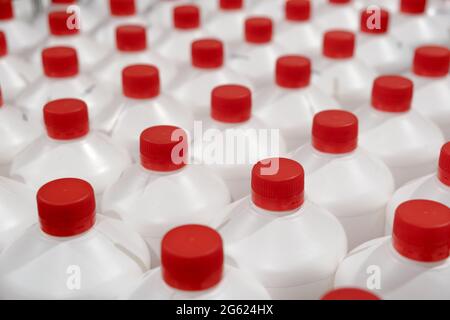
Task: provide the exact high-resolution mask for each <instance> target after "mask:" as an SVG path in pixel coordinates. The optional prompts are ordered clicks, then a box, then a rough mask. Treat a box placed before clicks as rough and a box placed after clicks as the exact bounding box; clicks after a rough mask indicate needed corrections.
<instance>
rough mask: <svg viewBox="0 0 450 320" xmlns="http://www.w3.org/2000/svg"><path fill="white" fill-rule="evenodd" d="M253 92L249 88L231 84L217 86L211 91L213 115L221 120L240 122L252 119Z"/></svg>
mask: <svg viewBox="0 0 450 320" xmlns="http://www.w3.org/2000/svg"><path fill="white" fill-rule="evenodd" d="M251 114H252V92H251V91H250V89H249V88H247V87H244V86H241V85H235V84H229V85H222V86H218V87H215V88H214V89H213V91H212V93H211V117H212V118H213V119H215V120H217V121H220V122H227V123H239V122H245V121H247V120H249V119H250V117H251Z"/></svg>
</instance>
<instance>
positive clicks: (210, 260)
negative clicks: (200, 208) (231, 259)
mask: <svg viewBox="0 0 450 320" xmlns="http://www.w3.org/2000/svg"><path fill="white" fill-rule="evenodd" d="M223 261H224V257H223V243H222V238H221V237H220V235H219V233H217V231H215V230H214V229H211V228H210V227H206V226H201V225H185V226H181V227H177V228H175V229H172V230H170V231H169V232H168V233H166V235H165V236H164V238H163V239H162V242H161V269H162V275H163V279H164V281H165V282H166V283H167V284H168V285H169V286H171V287H173V288H175V289H179V290H187V291H200V290H206V289H209V288H212V287H214V286H215V285H216V284H218V283H219V282H220V280H221V279H222V274H223Z"/></svg>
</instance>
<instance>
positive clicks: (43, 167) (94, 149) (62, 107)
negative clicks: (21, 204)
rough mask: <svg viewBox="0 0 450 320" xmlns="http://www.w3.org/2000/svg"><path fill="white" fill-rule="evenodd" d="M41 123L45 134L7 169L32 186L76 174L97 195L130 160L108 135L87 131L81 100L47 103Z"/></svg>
mask: <svg viewBox="0 0 450 320" xmlns="http://www.w3.org/2000/svg"><path fill="white" fill-rule="evenodd" d="M44 122H45V125H46V129H47V136H42V137H41V138H39V139H38V140H36V141H35V142H34V143H33V144H31V145H30V146H28V147H27V148H26V149H25V150H24V151H22V152H21V153H20V154H19V155H17V156H16V157H15V159H14V161H13V163H12V165H11V171H10V174H11V176H12V177H13V178H15V179H18V180H21V181H24V182H25V183H26V184H27V185H29V186H31V187H32V188H33V189H37V188H39V187H40V186H42V185H43V184H44V183H47V182H48V181H51V180H54V179H58V178H63V177H76V178H80V179H84V180H86V181H88V182H89V183H91V184H92V185H93V186H94V189H95V193H96V194H98V195H100V194H101V193H102V192H103V191H104V190H105V189H106V187H107V186H108V185H110V184H111V183H113V182H114V181H115V180H116V179H117V178H118V177H119V176H120V174H121V173H122V171H123V170H124V169H125V168H126V167H127V166H128V165H130V163H131V159H130V156H129V155H128V153H127V152H126V150H124V149H122V148H119V147H118V146H116V145H114V144H113V143H112V141H111V140H110V138H109V137H107V136H106V135H104V134H102V133H99V132H90V130H89V119H88V110H87V106H86V103H84V102H83V101H81V100H77V99H61V100H54V101H51V102H49V103H47V104H46V105H45V107H44Z"/></svg>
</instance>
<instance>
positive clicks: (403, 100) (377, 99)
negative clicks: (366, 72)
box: [372, 76, 414, 112]
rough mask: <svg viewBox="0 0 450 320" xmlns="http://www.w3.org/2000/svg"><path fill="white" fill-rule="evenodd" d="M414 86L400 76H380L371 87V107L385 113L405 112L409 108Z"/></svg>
mask: <svg viewBox="0 0 450 320" xmlns="http://www.w3.org/2000/svg"><path fill="white" fill-rule="evenodd" d="M413 87H414V84H413V82H412V81H411V80H409V79H407V78H404V77H401V76H381V77H378V78H376V79H375V81H374V82H373V87H372V106H373V107H374V108H375V109H377V110H381V111H386V112H405V111H408V110H409V109H410V108H411V101H412V98H413Z"/></svg>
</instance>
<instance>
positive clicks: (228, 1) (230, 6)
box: [220, 0, 244, 10]
mask: <svg viewBox="0 0 450 320" xmlns="http://www.w3.org/2000/svg"><path fill="white" fill-rule="evenodd" d="M243 6H244V1H243V0H220V9H222V10H238V9H242V8H243Z"/></svg>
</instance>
